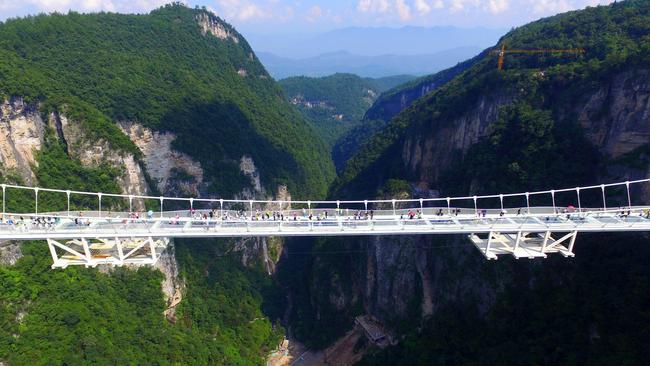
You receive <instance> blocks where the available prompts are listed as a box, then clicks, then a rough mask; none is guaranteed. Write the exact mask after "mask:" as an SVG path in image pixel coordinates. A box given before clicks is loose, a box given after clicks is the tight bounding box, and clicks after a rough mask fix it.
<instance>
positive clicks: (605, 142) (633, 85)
mask: <svg viewBox="0 0 650 366" xmlns="http://www.w3.org/2000/svg"><path fill="white" fill-rule="evenodd" d="M574 113H575V114H577V116H578V122H579V123H580V125H581V126H582V127H583V128H584V130H585V133H586V135H587V137H588V138H589V140H590V141H591V142H592V143H593V144H594V145H596V146H598V147H600V150H601V151H602V152H603V153H604V154H605V155H607V156H609V157H611V158H612V159H616V158H619V157H621V156H623V155H625V154H627V153H629V152H631V151H634V150H636V149H638V148H640V147H642V146H644V145H647V144H648V143H649V142H650V124H648V121H650V69H646V68H641V69H633V70H628V71H625V72H621V73H617V74H616V75H614V76H613V77H611V78H610V79H609V80H607V81H606V82H605V83H602V84H601V85H600V87H599V88H598V89H597V90H596V91H595V92H592V93H590V94H588V95H585V97H584V99H583V101H582V102H581V103H579V104H578V105H576V106H575V109H574Z"/></svg>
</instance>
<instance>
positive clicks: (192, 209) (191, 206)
mask: <svg viewBox="0 0 650 366" xmlns="http://www.w3.org/2000/svg"><path fill="white" fill-rule="evenodd" d="M190 211H194V197H190Z"/></svg>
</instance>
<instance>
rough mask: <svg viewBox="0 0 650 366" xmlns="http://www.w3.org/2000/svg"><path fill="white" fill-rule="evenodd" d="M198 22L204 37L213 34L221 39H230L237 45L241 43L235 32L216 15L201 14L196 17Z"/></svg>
mask: <svg viewBox="0 0 650 366" xmlns="http://www.w3.org/2000/svg"><path fill="white" fill-rule="evenodd" d="M196 21H197V22H198V23H199V26H200V27H201V33H202V34H203V35H206V34H212V35H213V36H215V37H217V38H219V39H222V40H228V39H230V40H232V41H233V42H235V43H239V38H237V36H236V35H235V34H234V33H233V32H231V31H230V30H228V29H227V28H226V27H225V26H224V24H223V23H222V22H221V20H220V19H219V18H217V16H215V15H214V14H208V13H201V14H199V15H197V16H196Z"/></svg>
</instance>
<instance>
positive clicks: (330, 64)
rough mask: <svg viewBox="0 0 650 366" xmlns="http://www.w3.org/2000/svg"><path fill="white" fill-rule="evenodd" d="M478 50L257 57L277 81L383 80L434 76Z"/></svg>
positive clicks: (262, 53)
mask: <svg viewBox="0 0 650 366" xmlns="http://www.w3.org/2000/svg"><path fill="white" fill-rule="evenodd" d="M479 51H480V48H478V47H463V48H454V49H449V50H445V51H440V52H438V53H435V54H428V55H397V54H385V55H378V56H361V55H357V54H354V53H350V52H348V51H338V52H332V53H326V54H321V55H318V56H315V57H309V58H305V59H291V58H286V57H280V56H277V55H275V54H272V53H267V52H258V56H259V57H260V59H261V61H262V63H263V64H264V66H265V67H266V68H267V69H268V70H269V73H270V74H271V75H273V77H275V78H276V79H282V78H286V77H291V76H310V77H322V76H326V75H331V74H334V73H350V74H356V75H359V76H361V77H371V78H381V77H386V76H392V75H402V74H406V75H416V76H418V75H427V74H431V73H434V72H437V71H439V70H442V69H444V68H447V67H450V66H452V65H454V64H456V63H458V62H460V61H462V60H465V59H467V58H469V57H472V56H473V55H475V54H477V53H478V52H479Z"/></svg>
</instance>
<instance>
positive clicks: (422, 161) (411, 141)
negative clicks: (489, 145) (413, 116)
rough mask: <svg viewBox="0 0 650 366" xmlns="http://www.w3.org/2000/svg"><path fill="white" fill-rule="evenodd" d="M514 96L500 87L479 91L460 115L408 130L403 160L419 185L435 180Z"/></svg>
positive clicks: (482, 134) (481, 133) (472, 142)
mask: <svg viewBox="0 0 650 366" xmlns="http://www.w3.org/2000/svg"><path fill="white" fill-rule="evenodd" d="M514 99H515V97H514V96H513V95H511V94H509V93H503V92H501V93H500V92H499V91H495V93H493V94H489V95H482V96H481V97H479V98H478V101H477V102H476V103H475V104H473V105H470V106H468V108H467V112H465V113H463V114H462V115H461V116H460V117H458V118H455V119H453V120H451V121H448V120H438V121H436V122H435V123H434V125H432V126H427V128H426V130H425V131H419V132H418V133H411V134H409V135H408V137H407V138H406V139H405V142H404V144H403V147H402V160H403V161H404V164H405V166H406V168H407V171H408V172H409V173H410V174H411V175H412V176H413V177H414V178H415V179H417V182H416V183H418V186H421V185H424V186H426V185H427V182H437V181H438V179H439V178H440V175H441V173H442V172H444V171H445V170H446V169H449V167H450V166H451V164H452V163H454V162H456V161H457V160H458V157H459V156H461V157H462V155H464V154H465V153H466V152H467V150H468V149H469V148H470V147H471V146H472V145H474V144H475V143H476V142H477V141H478V140H479V138H481V137H484V136H485V135H486V134H487V133H488V132H489V128H490V125H491V123H493V122H494V121H495V120H496V118H497V115H498V111H499V107H500V106H503V105H506V104H510V103H512V101H513V100H514Z"/></svg>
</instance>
